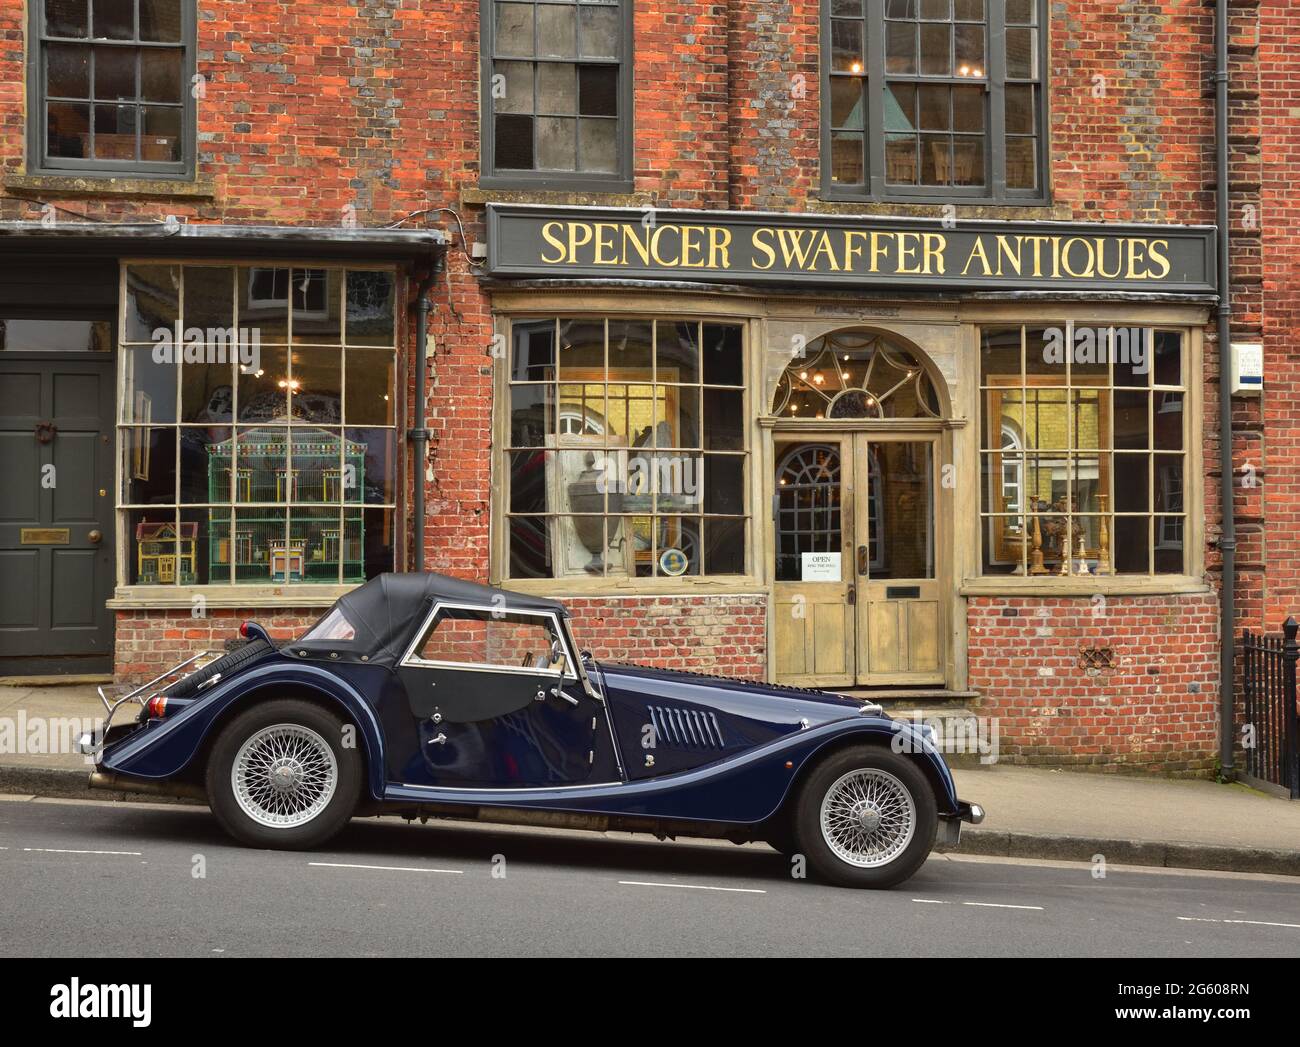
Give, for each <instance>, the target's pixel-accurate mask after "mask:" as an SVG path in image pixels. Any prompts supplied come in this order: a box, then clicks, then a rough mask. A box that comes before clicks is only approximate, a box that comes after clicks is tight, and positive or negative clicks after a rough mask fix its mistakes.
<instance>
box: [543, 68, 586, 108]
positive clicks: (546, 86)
mask: <svg viewBox="0 0 1300 1047" xmlns="http://www.w3.org/2000/svg"><path fill="white" fill-rule="evenodd" d="M537 111H538V112H539V113H549V114H551V115H553V116H570V115H572V114H574V113H576V112H577V111H578V74H577V67H576V66H572V65H570V64H569V63H567V62H547V63H545V64H543V65H541V66H539V67H538V69H537Z"/></svg>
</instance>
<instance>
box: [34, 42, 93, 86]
mask: <svg viewBox="0 0 1300 1047" xmlns="http://www.w3.org/2000/svg"><path fill="white" fill-rule="evenodd" d="M45 55H46V58H45V63H46V64H45V71H46V79H45V93H46V94H47V95H48V96H50V97H54V98H89V97H90V48H89V47H81V46H79V45H77V44H50V45H49V47H48V48H46V51H45Z"/></svg>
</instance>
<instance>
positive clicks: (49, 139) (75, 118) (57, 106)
mask: <svg viewBox="0 0 1300 1047" xmlns="http://www.w3.org/2000/svg"><path fill="white" fill-rule="evenodd" d="M45 120H46V124H45V131H46V145H45V150H46V154H47V155H48V156H57V157H69V158H76V159H82V158H84V157H86V156H88V155H89V154H90V106H89V105H88V104H82V103H79V102H51V103H50V104H49V105H48V106H47V107H46V111H45Z"/></svg>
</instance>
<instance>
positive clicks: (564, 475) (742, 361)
mask: <svg viewBox="0 0 1300 1047" xmlns="http://www.w3.org/2000/svg"><path fill="white" fill-rule="evenodd" d="M488 226H489V240H490V245H489V252H490V253H489V268H490V271H491V273H492V281H491V291H492V297H493V307H494V314H495V324H496V335H497V336H498V337H497V344H498V345H500V346H501V347H503V351H502V352H500V353H499V354H498V357H499V366H498V368H497V382H498V384H497V390H496V402H497V404H498V405H499V408H498V410H497V412H496V420H497V429H496V432H495V441H494V444H495V446H496V448H497V449H498V450H497V452H496V454H495V457H494V463H493V464H494V483H493V492H494V493H493V497H494V501H493V510H494V511H493V525H494V533H493V545H492V564H491V567H492V570H491V573H492V576H493V579H494V580H495V581H498V582H501V583H502V584H508V585H513V586H516V587H519V588H525V589H537V590H538V591H542V590H545V591H546V592H548V593H552V594H556V595H563V596H568V597H570V598H573V599H575V600H576V601H577V605H578V607H579V617H580V618H581V617H582V615H583V614H584V613H586V614H589V615H590V616H591V617H592V619H593V622H592V624H593V631H595V632H596V633H597V634H598V635H599V634H600V627H601V626H602V625H603V623H605V622H606V621H607V620H611V619H612V617H613V614H614V610H613V609H612V608H613V607H614V605H615V603H618V604H619V605H621V606H623V607H625V608H626V607H627V606H629V605H630V606H631V607H633V608H634V609H635V614H636V615H638V616H640V619H639V620H640V621H641V622H642V623H643V624H645V626H646V627H647V629H648V630H649V631H650V633H651V634H652V635H653V634H656V633H657V631H663V632H665V634H666V635H668V636H670V637H672V638H673V639H672V642H674V643H678V644H681V645H682V649H681V650H679V651H678V653H677V663H678V664H681V665H683V666H685V667H693V668H699V669H705V670H708V671H722V672H731V673H740V674H742V675H751V676H755V677H762V678H765V679H769V680H773V681H776V682H781V683H788V684H791V685H798V686H817V687H834V688H838V689H849V688H855V689H872V690H877V691H879V692H880V693H882V694H886V696H888V694H890V693H893V694H899V695H909V696H915V695H917V694H921V695H924V694H930V695H932V696H935V697H941V696H943V695H945V694H947V695H956V694H960V695H966V696H970V697H971V698H972V700H973V701H976V702H978V703H980V705H981V708H983V709H985V710H987V711H991V712H993V713H994V714H995V715H999V716H1004V717H1006V718H1007V719H1008V720H1009V721H1010V720H1022V719H1023V720H1024V721H1025V722H1024V723H1023V724H1022V727H1021V728H1019V729H1017V728H1013V731H1012V733H1013V738H1014V737H1019V739H1020V741H1019V742H1015V741H1013V745H1019V746H1021V747H1022V748H1024V749H1025V750H1027V751H1028V750H1035V749H1039V748H1044V749H1047V748H1050V749H1057V750H1062V751H1061V752H1058V753H1055V754H1054V755H1057V756H1061V755H1067V754H1066V753H1065V752H1064V750H1069V749H1072V748H1084V747H1086V745H1087V743H1088V740H1089V737H1090V735H1091V734H1097V733H1100V734H1106V733H1107V732H1112V733H1113V734H1114V736H1115V737H1116V738H1118V737H1119V735H1121V734H1123V733H1124V732H1125V731H1129V729H1130V728H1131V727H1132V725H1133V723H1134V722H1136V721H1137V720H1141V719H1142V717H1144V716H1145V717H1148V721H1149V722H1150V723H1152V724H1155V723H1157V722H1159V723H1162V724H1166V728H1165V730H1166V733H1167V721H1169V720H1171V719H1176V716H1174V714H1172V712H1171V710H1172V709H1173V707H1174V705H1175V704H1176V703H1177V702H1179V701H1184V702H1187V703H1189V704H1190V706H1191V707H1192V709H1191V711H1192V714H1193V716H1194V718H1197V723H1198V725H1200V726H1205V725H1201V724H1200V718H1203V717H1208V718H1210V722H1209V724H1208V734H1207V735H1206V737H1208V739H1209V741H1208V744H1207V745H1206V746H1205V749H1206V751H1212V749H1213V744H1214V743H1213V722H1212V718H1213V701H1214V694H1213V687H1212V683H1213V680H1214V665H1215V647H1214V642H1213V637H1212V636H1208V637H1201V630H1202V627H1203V626H1204V627H1205V628H1208V629H1210V630H1212V629H1213V614H1214V609H1215V608H1216V607H1217V599H1216V597H1215V595H1214V592H1213V590H1212V587H1211V586H1210V585H1209V584H1208V583H1207V581H1206V577H1205V535H1204V533H1203V531H1204V514H1203V489H1204V466H1203V463H1202V458H1201V443H1202V440H1201V431H1202V413H1201V412H1202V406H1201V395H1202V385H1203V382H1202V381H1201V379H1200V375H1201V373H1202V371H1201V353H1202V339H1203V333H1204V329H1205V324H1206V322H1207V320H1208V315H1209V313H1208V307H1209V305H1210V304H1211V303H1212V302H1213V300H1214V299H1213V288H1212V282H1213V277H1212V273H1213V267H1212V264H1211V263H1212V257H1211V251H1212V247H1211V241H1210V235H1209V231H1207V230H1204V229H1196V228H1166V227H1123V228H1121V227H1110V226H1095V227H1094V226H1075V227H1058V226H1053V225H1050V224H1037V225H1027V226H1024V225H1011V224H1007V223H982V224H981V223H960V224H958V225H957V226H955V227H954V228H952V229H948V228H945V227H944V226H942V225H940V224H938V223H923V222H915V223H909V222H894V221H886V222H877V221H876V220H874V219H858V218H855V219H847V218H846V219H839V218H825V217H821V216H792V215H781V216H776V215H757V216H753V215H737V214H729V213H728V214H723V213H717V214H709V213H703V212H671V211H659V212H614V211H599V212H594V211H591V210H588V209H582V208H573V209H554V208H540V207H516V206H509V205H500V206H498V207H490V208H489V218H488ZM674 615H676V620H675V621H676V625H674V617H673V616H674ZM683 620H684V621H687V622H690V623H693V624H692V626H691V627H690V628H689V629H687V630H686V631H685V632H683V631H682V630H681V628H680V622H681V621H683ZM756 622H758V623H761V627H758V628H756ZM1171 622H1172V623H1177V622H1186V623H1187V625H1188V627H1189V628H1192V629H1193V630H1194V631H1195V632H1196V635H1197V636H1198V637H1201V638H1203V639H1204V640H1205V641H1206V642H1205V643H1203V644H1197V645H1195V648H1194V649H1192V650H1189V651H1186V652H1184V653H1181V654H1179V655H1177V656H1175V657H1174V658H1173V659H1172V661H1173V663H1176V664H1171V660H1170V657H1169V656H1168V654H1167V653H1166V654H1165V655H1163V656H1161V657H1162V658H1163V661H1162V662H1161V665H1162V668H1161V669H1159V670H1158V672H1159V673H1163V674H1164V675H1160V676H1159V678H1158V679H1157V676H1158V672H1157V671H1153V669H1152V667H1149V666H1148V665H1147V664H1146V660H1147V659H1148V658H1152V657H1155V655H1154V653H1153V652H1154V651H1155V649H1156V647H1157V646H1158V645H1159V643H1160V640H1161V636H1162V635H1163V633H1164V628H1165V626H1166V625H1167V624H1168V623H1171ZM1207 623H1208V625H1207ZM636 632H637V630H636V629H635V628H634V629H633V633H636ZM618 640H619V638H618V637H613V636H611V637H608V638H605V637H603V636H602V637H601V643H600V646H601V649H602V650H607V651H608V652H609V653H611V654H615V655H622V656H629V655H630V656H631V657H637V655H638V651H637V650H636V645H637V644H641V643H646V641H645V640H644V639H643V638H641V637H638V636H635V635H633V636H628V637H627V638H626V642H627V643H628V644H630V645H632V647H633V649H632V650H631V651H630V652H629V651H628V650H627V649H626V647H624V648H623V649H620V646H619V643H618ZM648 646H649V648H650V649H651V650H652V651H654V652H655V653H656V654H657V656H659V657H662V656H663V655H664V652H663V650H662V649H661V648H660V647H657V646H656V645H655V644H654V642H653V641H650V642H649V644H648ZM1098 667H1100V668H1098ZM1171 676H1172V677H1175V678H1177V679H1178V680H1179V681H1180V682H1179V684H1178V685H1177V686H1176V687H1175V688H1174V689H1173V690H1171V688H1170V685H1169V683H1168V682H1167V681H1169V680H1170V678H1171ZM1153 683H1154V685H1155V687H1156V690H1155V691H1151V687H1152V685H1153ZM1130 684H1134V685H1140V692H1141V694H1142V695H1143V700H1144V705H1143V706H1142V710H1143V711H1142V712H1140V713H1139V712H1137V711H1136V710H1129V711H1128V712H1124V711H1121V710H1118V709H1117V704H1122V703H1123V701H1124V696H1123V692H1124V691H1125V689H1127V688H1129V686H1130ZM1178 687H1181V688H1183V693H1182V695H1181V697H1180V696H1178V695H1176V694H1175V693H1174V691H1175V690H1177V689H1178ZM1094 693H1095V696H1096V698H1097V700H1099V701H1100V700H1103V699H1104V698H1105V696H1106V695H1112V694H1113V695H1115V699H1116V702H1115V703H1113V704H1111V705H1110V707H1109V711H1108V712H1103V714H1102V720H1103V721H1104V722H1101V723H1098V724H1096V725H1095V727H1096V729H1095V730H1094V731H1091V732H1090V730H1089V729H1088V728H1087V727H1086V726H1085V727H1081V728H1080V727H1078V726H1077V725H1075V724H1073V722H1072V723H1071V725H1070V726H1068V727H1065V726H1063V723H1064V721H1061V720H1054V721H1052V722H1043V720H1044V715H1049V714H1042V713H1041V710H1038V709H1037V708H1036V707H1032V706H1033V704H1034V703H1035V702H1037V701H1039V699H1041V698H1043V697H1045V696H1046V697H1048V698H1050V702H1049V704H1050V705H1051V706H1052V707H1053V711H1052V712H1051V713H1050V715H1051V716H1053V717H1056V716H1059V715H1061V713H1062V710H1063V709H1064V707H1065V706H1068V705H1069V702H1070V696H1071V695H1075V696H1077V697H1081V698H1083V699H1088V700H1089V701H1091V699H1092V697H1093V696H1094ZM1189 695H1190V697H1189ZM1022 707H1023V708H1022ZM1031 707H1032V708H1031ZM1084 712H1085V711H1084V710H1080V711H1079V718H1080V719H1082V718H1085V717H1084ZM1087 712H1088V713H1092V710H1087ZM1062 730H1064V731H1066V732H1073V733H1067V734H1065V736H1064V737H1065V738H1066V739H1068V740H1061V738H1062V735H1061V731H1062ZM1130 733H1131V731H1130ZM1157 733H1159V732H1157ZM1036 734H1037V735H1038V736H1040V737H1041V744H1040V742H1039V739H1037V738H1036V737H1035V735H1036ZM1166 740H1168V738H1166ZM1202 740H1203V739H1202V738H1201V732H1200V730H1199V727H1198V731H1197V735H1196V739H1195V740H1194V741H1192V742H1191V743H1189V744H1186V745H1183V748H1182V749H1181V750H1180V752H1194V753H1200V752H1201V748H1202V745H1201V743H1202ZM1106 744H1108V743H1103V746H1102V749H1103V750H1105V745H1106ZM1177 744H1179V745H1182V742H1179V743H1177ZM1031 755H1032V754H1031ZM1167 762H1169V761H1167Z"/></svg>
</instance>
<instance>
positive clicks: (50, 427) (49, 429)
mask: <svg viewBox="0 0 1300 1047" xmlns="http://www.w3.org/2000/svg"><path fill="white" fill-rule="evenodd" d="M58 431H59V430H58V427H57V426H56V425H55V424H54V423H53V422H37V423H36V442H37V443H42V444H47V443H49V442H50V441H51V440H53V439H54V436H55V434H56V433H57V432H58Z"/></svg>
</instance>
